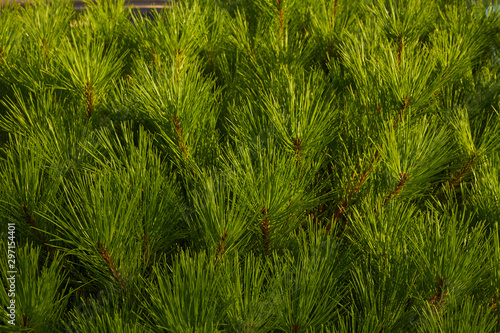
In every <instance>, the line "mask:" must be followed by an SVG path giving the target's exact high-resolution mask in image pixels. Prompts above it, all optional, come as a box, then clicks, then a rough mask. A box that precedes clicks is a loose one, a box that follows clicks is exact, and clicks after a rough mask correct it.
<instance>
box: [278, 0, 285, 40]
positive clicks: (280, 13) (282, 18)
mask: <svg viewBox="0 0 500 333" xmlns="http://www.w3.org/2000/svg"><path fill="white" fill-rule="evenodd" d="M281 1H282V0H276V3H277V5H278V15H279V28H280V37H282V36H283V21H284V19H285V12H284V11H283V8H282V7H281Z"/></svg>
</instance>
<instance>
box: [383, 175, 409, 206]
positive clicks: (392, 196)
mask: <svg viewBox="0 0 500 333" xmlns="http://www.w3.org/2000/svg"><path fill="white" fill-rule="evenodd" d="M400 176H401V179H400V180H399V183H398V186H397V187H396V190H395V191H394V192H393V193H391V194H389V195H388V196H387V197H385V200H384V205H385V204H387V202H388V201H389V200H390V199H391V198H394V197H395V196H396V195H398V193H399V192H400V191H401V189H402V188H403V186H404V185H405V183H406V181H407V180H408V174H407V173H406V172H405V173H404V174H403V173H402V174H401V175H400Z"/></svg>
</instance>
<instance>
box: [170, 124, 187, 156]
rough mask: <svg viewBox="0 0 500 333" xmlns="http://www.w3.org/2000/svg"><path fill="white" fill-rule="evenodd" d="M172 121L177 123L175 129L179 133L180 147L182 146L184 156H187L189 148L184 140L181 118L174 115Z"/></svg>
mask: <svg viewBox="0 0 500 333" xmlns="http://www.w3.org/2000/svg"><path fill="white" fill-rule="evenodd" d="M172 121H173V122H174V125H175V131H176V133H177V140H178V142H179V147H180V148H181V151H182V154H183V155H184V157H187V153H188V151H187V150H188V149H187V147H186V145H185V144H184V142H182V130H181V123H180V121H179V118H177V117H176V116H172Z"/></svg>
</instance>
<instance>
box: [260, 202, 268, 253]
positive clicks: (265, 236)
mask: <svg viewBox="0 0 500 333" xmlns="http://www.w3.org/2000/svg"><path fill="white" fill-rule="evenodd" d="M260 212H261V213H262V215H264V221H262V241H263V243H264V249H265V250H266V254H269V216H267V214H268V212H269V208H267V207H265V208H262V209H261V210H260Z"/></svg>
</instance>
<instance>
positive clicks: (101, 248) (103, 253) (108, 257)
mask: <svg viewBox="0 0 500 333" xmlns="http://www.w3.org/2000/svg"><path fill="white" fill-rule="evenodd" d="M97 248H98V249H99V254H100V255H101V256H102V258H103V259H104V260H105V261H106V263H107V264H108V270H109V271H110V272H111V273H112V274H113V277H114V278H115V280H116V281H118V282H119V283H120V284H121V285H122V286H123V287H125V280H124V279H123V277H122V275H121V273H120V272H119V271H118V268H116V267H115V263H114V262H113V261H112V260H111V255H110V254H109V253H108V251H107V250H106V247H105V246H104V244H102V246H101V243H100V242H99V241H97Z"/></svg>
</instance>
